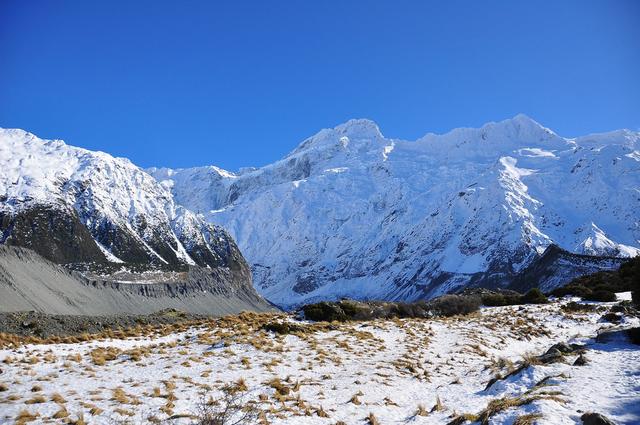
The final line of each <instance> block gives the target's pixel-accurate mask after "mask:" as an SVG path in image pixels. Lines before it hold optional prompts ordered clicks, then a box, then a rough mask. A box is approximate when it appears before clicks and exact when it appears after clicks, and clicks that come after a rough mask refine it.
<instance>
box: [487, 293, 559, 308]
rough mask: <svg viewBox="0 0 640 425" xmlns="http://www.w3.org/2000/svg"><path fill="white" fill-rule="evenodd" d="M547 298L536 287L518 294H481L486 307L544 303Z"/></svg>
mask: <svg viewBox="0 0 640 425" xmlns="http://www.w3.org/2000/svg"><path fill="white" fill-rule="evenodd" d="M548 301H549V300H548V299H547V297H546V295H544V294H543V293H542V291H540V290H539V289H538V288H533V289H531V290H529V292H527V293H526V294H524V295H519V294H512V293H507V294H501V293H488V294H483V295H482V304H484V305H486V306H487V307H500V306H505V305H520V304H544V303H547V302H548Z"/></svg>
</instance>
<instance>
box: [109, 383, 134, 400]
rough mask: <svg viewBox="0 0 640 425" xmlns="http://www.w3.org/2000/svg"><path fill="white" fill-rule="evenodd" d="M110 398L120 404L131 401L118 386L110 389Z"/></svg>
mask: <svg viewBox="0 0 640 425" xmlns="http://www.w3.org/2000/svg"><path fill="white" fill-rule="evenodd" d="M111 400H113V401H117V402H118V403H120V404H129V403H130V401H131V400H130V398H129V396H128V395H127V393H125V392H124V390H123V389H122V388H119V387H118V388H116V389H114V390H113V391H112V393H111Z"/></svg>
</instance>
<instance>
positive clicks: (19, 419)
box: [16, 409, 39, 425]
mask: <svg viewBox="0 0 640 425" xmlns="http://www.w3.org/2000/svg"><path fill="white" fill-rule="evenodd" d="M38 416H39V415H38V414H37V413H31V412H29V411H28V410H26V409H22V410H20V412H18V414H17V415H16V425H21V424H25V423H27V422H32V421H35V420H36V419H38Z"/></svg>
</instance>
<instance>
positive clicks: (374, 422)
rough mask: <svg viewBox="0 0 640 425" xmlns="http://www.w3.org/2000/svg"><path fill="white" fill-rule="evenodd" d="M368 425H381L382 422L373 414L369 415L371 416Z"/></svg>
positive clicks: (368, 418) (368, 417)
mask: <svg viewBox="0 0 640 425" xmlns="http://www.w3.org/2000/svg"><path fill="white" fill-rule="evenodd" d="M367 424H368V425H380V421H378V418H376V416H375V415H374V414H373V413H369V416H367Z"/></svg>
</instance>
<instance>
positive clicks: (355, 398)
mask: <svg viewBox="0 0 640 425" xmlns="http://www.w3.org/2000/svg"><path fill="white" fill-rule="evenodd" d="M349 403H353V404H355V405H356V406H360V405H361V404H362V402H361V401H360V399H359V398H358V394H354V395H353V396H351V398H350V399H349Z"/></svg>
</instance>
